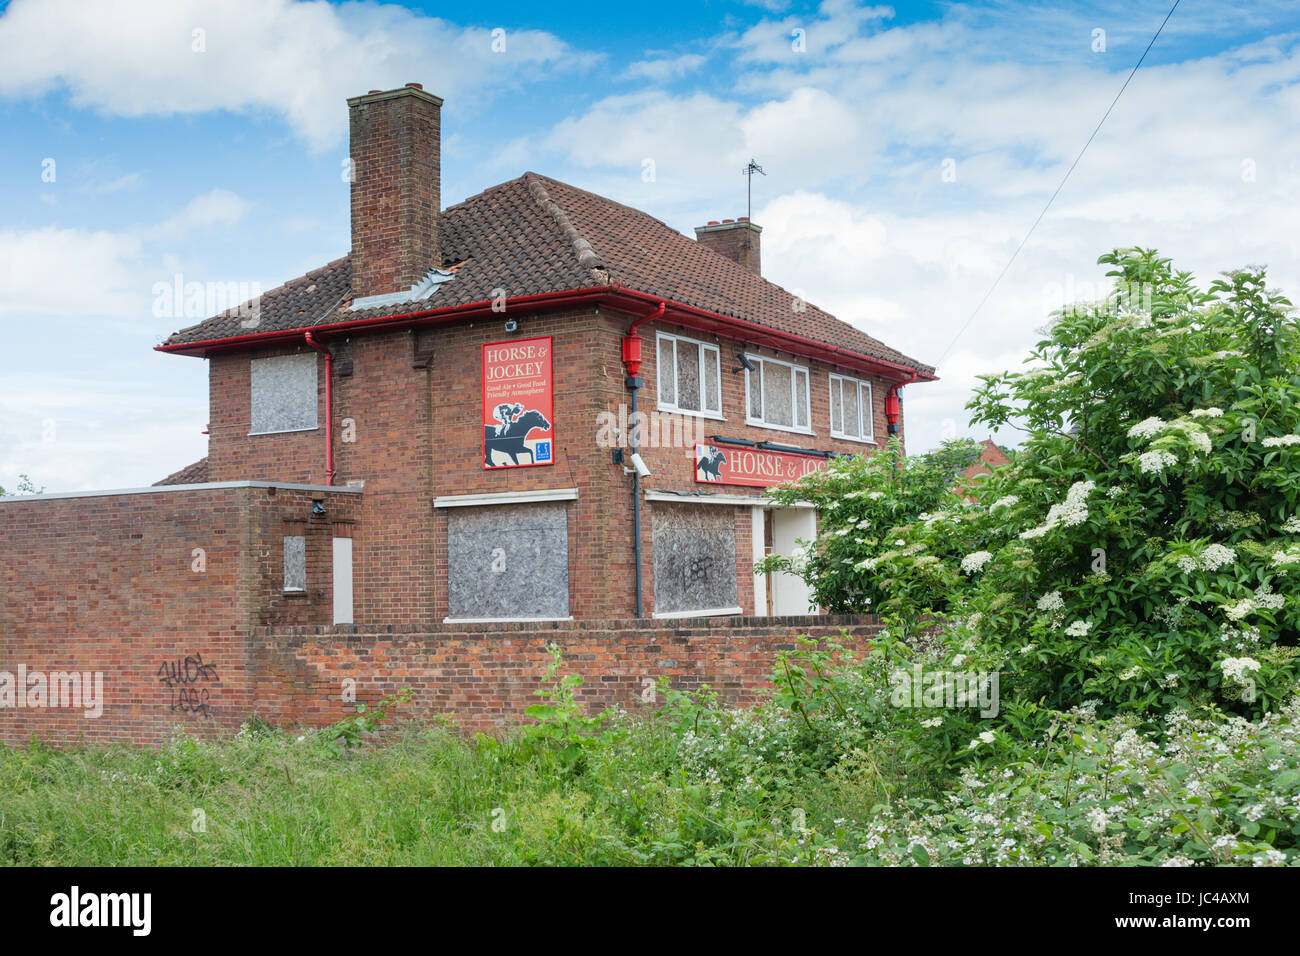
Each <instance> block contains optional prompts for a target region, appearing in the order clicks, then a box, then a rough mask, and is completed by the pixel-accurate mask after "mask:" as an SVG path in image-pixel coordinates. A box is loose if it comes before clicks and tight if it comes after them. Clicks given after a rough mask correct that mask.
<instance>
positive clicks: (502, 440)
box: [483, 402, 551, 468]
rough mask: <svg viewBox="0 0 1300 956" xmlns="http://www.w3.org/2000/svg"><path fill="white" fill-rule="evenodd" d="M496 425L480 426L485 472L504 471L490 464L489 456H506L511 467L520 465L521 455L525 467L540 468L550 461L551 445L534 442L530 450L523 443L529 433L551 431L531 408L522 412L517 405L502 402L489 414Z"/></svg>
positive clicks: (540, 414) (546, 422) (520, 407)
mask: <svg viewBox="0 0 1300 956" xmlns="http://www.w3.org/2000/svg"><path fill="white" fill-rule="evenodd" d="M492 417H493V418H495V419H496V420H497V421H498V422H499V423H500V424H497V425H484V426H483V465H484V467H486V468H504V467H505V465H504V464H501V465H497V464H493V462H492V453H493V452H496V453H497V454H499V455H506V456H509V458H510V461H511V462H512V463H513V464H516V465H518V464H520V462H519V456H520V455H521V454H524V455H527V456H528V462H526V463H527V464H534V465H535V464H541V463H543V462H549V461H550V460H551V443H550V442H549V441H539V442H535V443H534V444H533V446H532V447H531V448H530V447H529V446H528V445H527V444H525V440H526V439H527V438H528V436H529V435H531V434H532V433H533V431H535V430H538V429H540V430H541V431H544V432H549V431H550V430H551V423H550V422H549V421H547V420H546V416H545V415H543V414H542V413H541V412H539V411H538V410H537V409H535V408H530V409H527V410H525V409H524V406H523V405H522V404H520V403H519V402H514V403H510V402H503V403H502V404H500V405H498V406H497V407H496V410H495V411H494V412H493V413H492Z"/></svg>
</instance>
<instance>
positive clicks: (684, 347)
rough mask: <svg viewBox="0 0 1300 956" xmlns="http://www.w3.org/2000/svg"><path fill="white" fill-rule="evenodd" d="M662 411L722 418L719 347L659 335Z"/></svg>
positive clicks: (657, 340) (672, 336)
mask: <svg viewBox="0 0 1300 956" xmlns="http://www.w3.org/2000/svg"><path fill="white" fill-rule="evenodd" d="M656 342H657V343H658V348H659V353H658V369H659V408H660V410H661V411H665V412H692V413H694V414H697V415H707V416H709V417H710V418H721V417H722V367H721V360H720V355H719V352H718V347H717V346H716V345H709V344H708V343H707V342H698V341H696V340H695V339H688V338H683V337H682V336H680V335H669V334H668V333H666V332H660V333H659V335H658V336H657V338H656Z"/></svg>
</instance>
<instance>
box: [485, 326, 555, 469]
mask: <svg viewBox="0 0 1300 956" xmlns="http://www.w3.org/2000/svg"><path fill="white" fill-rule="evenodd" d="M554 402H555V380H554V377H553V375H552V369H551V337H550V336H549V335H547V336H544V337H542V338H536V339H515V340H514V341H512V342H493V343H491V344H488V345H484V346H483V467H484V468H515V467H527V466H529V465H553V464H555V436H554V434H553V433H552V431H551V429H552V425H551V421H552V416H553V413H554V410H555V409H554Z"/></svg>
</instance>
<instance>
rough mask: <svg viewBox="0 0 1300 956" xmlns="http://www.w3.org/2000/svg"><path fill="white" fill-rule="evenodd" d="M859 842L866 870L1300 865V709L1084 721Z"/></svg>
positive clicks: (889, 819) (913, 807)
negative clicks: (1224, 716)
mask: <svg viewBox="0 0 1300 956" xmlns="http://www.w3.org/2000/svg"><path fill="white" fill-rule="evenodd" d="M1056 716H1057V717H1058V718H1059V719H1058V720H1057V722H1055V723H1054V724H1053V725H1052V726H1051V727H1050V728H1049V730H1048V732H1047V733H1045V734H1044V735H1043V737H1042V738H1041V739H1040V740H1037V741H1034V742H1033V743H1032V744H1030V745H1028V746H1024V747H1022V748H1021V749H1020V751H1019V752H1018V753H1015V754H1013V755H1010V756H1008V757H1006V758H1004V759H1003V760H1000V761H998V762H995V763H991V764H990V765H988V766H986V767H982V768H979V769H975V768H971V769H968V770H967V771H965V772H964V773H963V774H962V775H961V778H960V781H959V783H958V784H957V785H956V786H955V787H953V788H952V789H951V790H950V791H949V792H947V793H946V794H945V795H944V796H943V797H942V798H940V799H916V798H913V799H909V800H905V801H902V802H901V803H900V804H897V805H895V806H893V807H891V808H889V809H888V810H885V811H884V812H883V813H881V814H880V815H879V816H878V817H877V818H876V819H875V820H873V821H871V823H869V824H868V825H867V826H865V827H862V828H859V829H857V830H856V831H855V832H854V833H853V834H852V840H853V842H854V844H855V847H854V848H850V850H849V851H848V854H847V855H852V856H853V859H854V861H855V862H857V863H863V864H869V865H879V864H884V865H905V866H910V865H918V864H920V865H928V864H936V865H956V866H987V865H1068V866H1078V865H1088V864H1102V865H1110V866H1115V865H1143V866H1152V865H1158V866H1201V865H1224V864H1232V865H1248V866H1300V698H1294V699H1292V701H1291V702H1290V703H1289V704H1288V705H1286V706H1285V707H1284V708H1283V709H1282V710H1281V711H1278V712H1274V713H1272V714H1270V715H1268V716H1267V717H1264V718H1263V719H1261V720H1259V721H1255V722H1249V721H1246V720H1244V719H1242V718H1240V717H1237V718H1232V719H1228V720H1214V719H1199V720H1198V719H1193V718H1192V717H1190V716H1189V715H1188V713H1187V712H1186V711H1183V710H1174V711H1171V712H1170V713H1169V714H1168V715H1167V716H1166V717H1165V718H1164V721H1163V725H1162V727H1161V731H1162V732H1161V733H1160V734H1159V735H1155V734H1150V735H1149V734H1144V733H1142V732H1141V731H1139V730H1138V729H1136V728H1135V727H1134V726H1132V721H1131V719H1128V718H1121V719H1116V720H1112V721H1109V722H1102V723H1094V722H1092V721H1091V719H1090V717H1089V715H1088V714H1087V713H1085V712H1083V711H1080V710H1075V711H1074V712H1073V713H1072V714H1069V715H1064V714H1062V715H1056Z"/></svg>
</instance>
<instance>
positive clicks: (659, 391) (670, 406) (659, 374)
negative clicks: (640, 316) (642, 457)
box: [655, 332, 726, 422]
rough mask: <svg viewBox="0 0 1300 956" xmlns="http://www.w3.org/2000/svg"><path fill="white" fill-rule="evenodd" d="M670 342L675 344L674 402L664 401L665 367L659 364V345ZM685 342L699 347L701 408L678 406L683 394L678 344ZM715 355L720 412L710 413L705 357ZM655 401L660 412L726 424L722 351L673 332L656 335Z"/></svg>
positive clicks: (713, 345)
mask: <svg viewBox="0 0 1300 956" xmlns="http://www.w3.org/2000/svg"><path fill="white" fill-rule="evenodd" d="M665 339H666V340H668V341H669V342H672V343H673V400H672V401H671V402H666V401H664V391H663V388H662V387H661V385H662V383H663V367H662V366H661V365H660V364H659V343H660V341H662V340H665ZM678 342H683V343H685V344H687V345H694V346H697V347H698V355H699V363H700V407H699V408H682V407H681V406H680V405H678V404H677V397H678V396H679V395H680V394H681V388H680V383H679V382H678V380H677V343H678ZM709 352H711V353H712V354H713V361H714V362H715V363H716V365H717V369H718V377H717V387H718V393H717V396H716V397H717V400H718V410H717V411H716V412H714V411H709V410H708V409H706V408H704V356H705V354H706V353H709ZM655 400H656V402H657V405H658V408H659V410H660V411H664V412H676V413H677V414H679V415H696V416H698V417H700V418H711V419H713V420H714V421H719V422H725V421H726V419H725V418H723V417H722V350H721V349H720V348H719V347H718V346H717V345H715V344H713V343H711V342H701V341H700V340H699V339H692V338H688V337H687V336H685V335H675V334H674V333H672V332H656V333H655Z"/></svg>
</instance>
